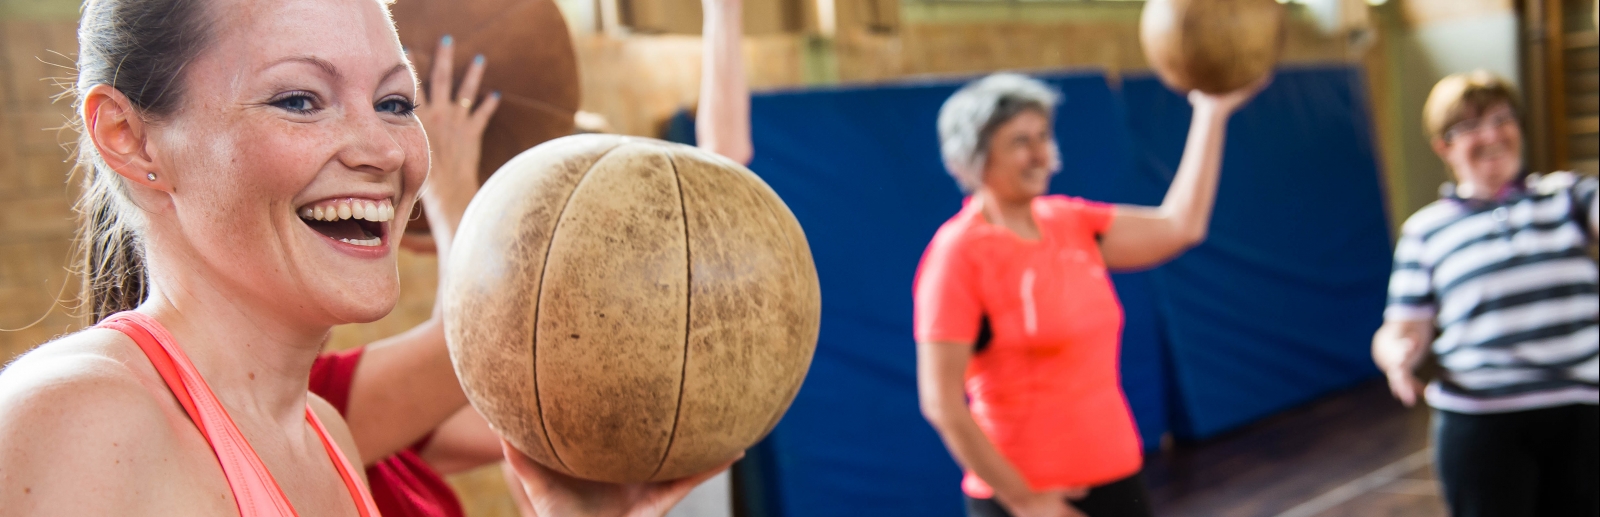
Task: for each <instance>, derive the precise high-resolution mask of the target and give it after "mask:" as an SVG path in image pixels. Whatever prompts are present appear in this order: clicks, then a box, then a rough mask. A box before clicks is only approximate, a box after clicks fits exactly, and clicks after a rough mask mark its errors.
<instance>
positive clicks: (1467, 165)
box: [1433, 103, 1522, 197]
mask: <svg viewBox="0 0 1600 517" xmlns="http://www.w3.org/2000/svg"><path fill="white" fill-rule="evenodd" d="M1433 146H1434V151H1435V152H1437V153H1439V157H1440V158H1442V159H1444V161H1445V163H1446V164H1448V165H1450V170H1452V171H1454V172H1455V175H1456V180H1457V181H1458V182H1459V183H1461V185H1462V186H1463V187H1466V188H1467V189H1468V190H1469V191H1470V192H1463V194H1466V195H1472V196H1480V197H1481V196H1492V195H1494V194H1495V193H1496V192H1498V191H1499V190H1500V188H1501V187H1503V186H1505V185H1506V184H1507V183H1509V182H1511V181H1513V180H1515V179H1516V178H1517V175H1518V174H1520V173H1521V172H1522V128H1521V127H1519V126H1518V125H1517V113H1516V111H1515V110H1512V109H1511V106H1510V105H1508V104H1505V103H1500V104H1496V105H1493V106H1491V107H1489V108H1488V109H1485V110H1483V112H1482V113H1479V114H1478V116H1476V117H1473V118H1469V119H1466V120H1463V121H1461V122H1457V123H1456V124H1455V125H1452V126H1450V127H1448V128H1445V133H1444V135H1443V136H1441V137H1440V138H1437V139H1435V140H1434V143H1433ZM1478 190H1485V191H1486V192H1483V193H1478V192H1477V191H1478Z"/></svg>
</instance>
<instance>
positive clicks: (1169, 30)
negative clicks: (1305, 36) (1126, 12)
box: [1139, 0, 1283, 94]
mask: <svg viewBox="0 0 1600 517" xmlns="http://www.w3.org/2000/svg"><path fill="white" fill-rule="evenodd" d="M1139 41H1140V43H1142V44H1143V46H1144V53H1145V58H1146V59H1148V60H1149V61H1150V66H1152V67H1154V68H1155V70H1156V74H1157V75H1159V76H1160V77H1161V81H1162V82H1163V83H1166V85H1167V87H1169V88H1171V89H1173V90H1174V91H1178V92H1188V91H1191V90H1199V91H1201V92H1205V93H1212V94H1217V93H1225V92H1231V91H1235V90H1238V89H1240V88H1243V87H1246V86H1248V85H1250V84H1251V83H1254V82H1256V81H1257V80H1259V79H1261V78H1262V77H1264V76H1266V75H1267V74H1270V73H1272V67H1273V65H1274V64H1276V63H1277V61H1278V52H1279V50H1280V49H1281V48H1282V47H1283V6H1282V5H1279V4H1278V2H1276V1H1275V0H1149V1H1148V2H1145V5H1144V12H1143V14H1142V15H1141V16H1140V19H1139Z"/></svg>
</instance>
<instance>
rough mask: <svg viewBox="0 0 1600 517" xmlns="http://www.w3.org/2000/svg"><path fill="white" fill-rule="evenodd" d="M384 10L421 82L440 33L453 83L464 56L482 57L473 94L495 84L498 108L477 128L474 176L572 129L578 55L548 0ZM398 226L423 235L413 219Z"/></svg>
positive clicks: (451, 0)
mask: <svg viewBox="0 0 1600 517" xmlns="http://www.w3.org/2000/svg"><path fill="white" fill-rule="evenodd" d="M390 10H391V11H392V12H393V13H394V23H395V29H396V30H397V31H398V32H399V33H400V42H401V44H403V45H405V46H406V48H407V49H409V51H410V54H411V60H412V62H413V64H414V65H415V66H416V69H417V77H418V78H420V79H422V81H423V86H424V87H425V88H431V87H432V85H431V84H427V81H428V78H429V77H431V75H432V74H431V72H432V70H433V55H434V50H436V49H437V48H438V46H439V39H440V38H443V37H444V36H445V35H446V34H448V35H450V37H451V38H452V39H454V40H455V47H456V51H455V56H454V57H455V71H454V72H455V76H454V78H453V79H452V80H453V81H454V83H452V84H454V85H459V84H461V78H462V77H464V76H465V75H466V73H467V66H468V65H469V64H471V63H472V57H473V56H475V55H479V54H482V55H483V56H484V59H485V60H486V63H487V65H486V68H485V69H484V74H483V83H482V86H480V87H479V88H478V99H474V100H475V101H481V100H482V99H483V98H484V96H486V95H488V94H489V92H493V91H499V92H500V95H501V98H500V108H499V109H498V110H496V111H495V113H494V118H492V119H489V126H488V127H487V128H485V129H484V131H483V155H482V159H481V161H480V163H479V166H478V177H479V179H480V180H483V179H487V178H488V177H489V175H490V174H492V173H494V171H495V170H497V169H499V168H500V166H501V165H504V164H505V163H506V161H507V160H510V159H511V157H513V156H516V155H517V153H520V152H523V151H526V150H528V149H529V148H532V147H533V146H535V145H539V144H541V143H544V142H546V141H549V140H552V139H556V138H561V137H563V136H567V135H570V134H572V127H573V122H572V117H573V115H574V114H575V113H577V111H578V101H579V90H578V57H577V53H576V52H574V51H573V49H572V38H571V36H570V35H569V34H568V33H567V22H566V19H565V18H563V17H562V16H561V11H560V10H559V9H558V8H556V4H555V2H553V1H552V0H401V1H398V2H395V3H394V5H393V6H391V8H390ZM406 233H408V234H420V235H422V236H426V235H427V234H428V220H427V219H426V218H418V219H416V220H413V221H411V223H410V224H409V225H407V228H406Z"/></svg>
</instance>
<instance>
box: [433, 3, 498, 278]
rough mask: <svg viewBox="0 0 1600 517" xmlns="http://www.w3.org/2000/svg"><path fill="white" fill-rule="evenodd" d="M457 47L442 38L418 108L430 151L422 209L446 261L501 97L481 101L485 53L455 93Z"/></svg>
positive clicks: (473, 189) (474, 61)
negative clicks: (480, 86)
mask: <svg viewBox="0 0 1600 517" xmlns="http://www.w3.org/2000/svg"><path fill="white" fill-rule="evenodd" d="M453 43H454V40H453V38H451V37H450V36H448V35H446V36H445V37H443V38H440V39H439V48H438V49H437V50H436V51H435V52H434V57H433V70H432V71H430V73H429V76H428V92H427V94H426V95H424V96H423V99H422V102H421V103H420V104H419V105H418V106H417V116H418V117H419V118H421V120H422V127H423V129H425V130H426V131H427V132H428V150H429V151H430V159H429V165H430V169H429V172H428V185H427V187H426V188H423V189H422V195H421V197H422V208H423V212H424V213H425V214H427V218H428V226H429V228H430V229H431V233H433V240H434V246H435V249H436V250H437V251H438V253H439V256H441V257H443V256H445V255H446V253H448V250H449V246H450V241H451V239H452V238H453V237H454V234H455V228H456V226H457V225H458V224H459V223H460V222H461V214H463V213H465V212H466V210H467V203H469V202H471V201H472V196H473V195H474V194H476V193H477V192H478V162H479V159H480V156H481V154H482V147H483V131H484V128H485V127H487V126H488V125H489V118H490V117H492V116H494V111H495V109H496V108H497V107H499V105H500V94H499V92H495V93H491V94H489V95H487V96H485V97H484V98H483V99H482V100H481V101H480V100H478V86H479V84H480V83H481V82H482V81H483V71H484V67H485V60H484V57H483V55H482V54H479V55H477V56H474V57H473V58H472V64H471V65H468V66H467V73H466V77H463V78H462V80H461V85H460V88H452V86H454V83H453V81H452V80H451V79H452V78H453V77H454V75H455V74H454V72H455V64H454V57H455V48H454V46H453Z"/></svg>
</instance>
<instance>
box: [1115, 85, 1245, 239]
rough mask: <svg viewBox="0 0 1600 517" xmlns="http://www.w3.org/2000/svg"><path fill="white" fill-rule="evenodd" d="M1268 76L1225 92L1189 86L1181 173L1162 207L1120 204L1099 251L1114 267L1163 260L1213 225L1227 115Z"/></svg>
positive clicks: (1162, 202)
mask: <svg viewBox="0 0 1600 517" xmlns="http://www.w3.org/2000/svg"><path fill="white" fill-rule="evenodd" d="M1266 84H1267V83H1266V80H1265V79H1264V80H1263V81H1262V82H1258V83H1256V84H1253V85H1250V86H1248V87H1245V88H1243V89H1240V90H1238V91H1235V92H1230V93H1226V94H1222V95H1210V94H1205V93H1200V92H1198V91H1196V92H1190V93H1189V103H1190V104H1191V105H1193V106H1194V118H1193V119H1191V122H1190V125H1189V137H1188V140H1187V141H1185V143H1184V146H1183V159H1182V160H1181V161H1180V162H1178V173H1177V175H1176V176H1174V177H1173V179H1172V185H1171V186H1170V187H1168V188H1167V195H1166V197H1165V198H1163V199H1162V200H1161V206H1159V207H1147V206H1135V205H1117V207H1116V211H1115V213H1114V214H1115V215H1113V217H1112V220H1111V227H1110V228H1108V229H1106V232H1105V234H1104V235H1102V236H1101V241H1100V251H1101V253H1102V254H1103V255H1104V256H1105V261H1106V266H1107V267H1110V268H1112V269H1142V268H1148V267H1154V266H1158V265H1161V263H1163V262H1166V261H1168V260H1171V259H1172V258H1173V257H1176V256H1178V254H1180V253H1183V252H1184V251H1185V250H1188V249H1189V248H1192V247H1194V246H1195V245H1198V244H1200V242H1201V241H1204V240H1205V238H1206V230H1207V228H1208V227H1209V226H1210V225H1211V207H1212V205H1213V204H1214V203H1215V201H1216V198H1217V178H1218V176H1219V170H1220V169H1221V168H1222V147H1223V141H1224V137H1225V136H1226V134H1227V130H1228V118H1229V117H1232V116H1233V113H1234V111H1237V110H1238V109H1239V107H1240V106H1242V105H1244V103H1246V102H1248V101H1249V100H1250V98H1251V97H1254V96H1255V94H1256V92H1258V91H1260V90H1261V88H1263V87H1265V86H1266Z"/></svg>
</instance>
